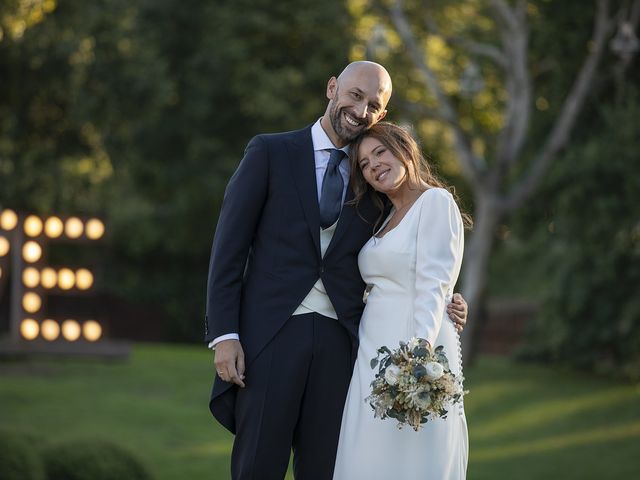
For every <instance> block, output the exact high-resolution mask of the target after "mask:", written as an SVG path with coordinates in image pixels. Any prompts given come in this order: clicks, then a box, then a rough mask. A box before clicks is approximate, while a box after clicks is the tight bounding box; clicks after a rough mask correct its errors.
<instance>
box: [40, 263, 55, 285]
mask: <svg viewBox="0 0 640 480" xmlns="http://www.w3.org/2000/svg"><path fill="white" fill-rule="evenodd" d="M56 283H58V274H57V273H56V271H55V270H54V269H53V268H49V267H47V268H43V269H42V272H40V284H41V285H42V286H43V287H44V288H53V287H55V286H56Z"/></svg>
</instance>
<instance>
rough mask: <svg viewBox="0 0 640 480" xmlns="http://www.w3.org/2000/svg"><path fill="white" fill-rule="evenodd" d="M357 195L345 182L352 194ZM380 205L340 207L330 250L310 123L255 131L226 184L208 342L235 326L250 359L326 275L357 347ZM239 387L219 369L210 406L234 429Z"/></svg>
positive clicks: (210, 299) (367, 203)
mask: <svg viewBox="0 0 640 480" xmlns="http://www.w3.org/2000/svg"><path fill="white" fill-rule="evenodd" d="M352 197H353V192H352V191H351V189H350V188H349V189H348V190H347V198H346V201H348V200H350V199H351V198H352ZM378 215H379V212H378V211H377V210H376V209H375V207H374V206H373V204H372V203H371V202H370V201H368V200H366V201H363V202H361V203H360V205H359V206H358V211H357V212H356V209H355V207H354V206H350V205H345V206H344V207H343V209H342V213H341V215H340V219H339V220H338V225H337V227H336V231H335V233H334V236H333V239H332V241H331V243H330V245H329V247H328V249H327V251H326V254H325V256H324V258H322V257H321V254H320V218H319V208H318V197H317V187H316V175H315V160H314V151H313V143H312V140H311V127H307V128H304V129H302V130H297V131H293V132H287V133H277V134H267V135H258V136H256V137H254V138H253V139H252V140H251V141H250V142H249V144H248V146H247V148H246V151H245V155H244V158H243V159H242V161H241V163H240V165H239V166H238V169H237V170H236V172H235V173H234V175H233V176H232V177H231V179H230V181H229V184H228V185H227V189H226V191H225V196H224V201H223V204H222V208H221V211H220V217H219V220H218V226H217V228H216V233H215V238H214V241H213V247H212V252H211V262H210V265H209V277H208V286H207V307H206V318H205V341H206V342H210V341H211V340H213V339H214V338H216V337H218V336H220V335H224V334H228V333H239V335H240V341H241V343H242V347H243V349H244V352H245V360H246V364H247V368H248V369H250V365H251V362H252V360H253V359H255V358H256V357H257V356H258V354H259V353H260V351H261V350H262V349H263V348H264V347H265V346H266V345H267V343H268V342H269V341H270V340H271V339H272V338H273V337H274V336H275V335H276V334H277V332H278V330H280V328H281V327H282V326H283V325H284V323H285V322H286V321H287V320H288V319H289V317H290V316H291V314H292V313H293V312H294V311H295V310H296V308H297V307H298V306H299V305H300V303H301V302H302V300H303V299H304V298H305V296H306V295H307V294H308V293H309V291H310V290H311V288H312V286H313V285H314V283H315V282H316V281H317V280H318V278H322V281H323V284H324V286H325V288H326V290H327V294H328V295H329V298H330V299H331V303H332V304H333V306H334V308H335V310H336V313H337V315H338V321H339V322H340V323H341V324H342V325H343V326H344V328H345V329H346V330H347V331H348V332H349V334H350V336H351V337H352V339H353V344H354V350H353V354H354V355H355V353H356V351H357V349H356V346H357V333H358V323H359V321H360V316H361V314H362V309H363V306H364V305H363V302H362V295H363V292H364V287H365V285H364V283H363V281H362V277H361V276H360V272H359V270H358V263H357V259H358V252H359V251H360V249H361V248H362V246H363V245H364V244H365V243H366V241H367V240H368V239H369V238H370V237H371V234H372V232H373V224H374V222H375V220H376V218H377V217H378ZM236 388H237V387H235V386H232V384H230V383H226V382H222V381H220V379H218V378H216V381H215V382H214V387H213V391H212V394H211V402H210V409H211V411H212V413H213V415H214V416H215V417H216V418H217V419H218V421H219V422H220V423H222V425H224V426H225V427H226V428H227V429H229V430H230V431H232V432H235V418H234V402H235V391H236Z"/></svg>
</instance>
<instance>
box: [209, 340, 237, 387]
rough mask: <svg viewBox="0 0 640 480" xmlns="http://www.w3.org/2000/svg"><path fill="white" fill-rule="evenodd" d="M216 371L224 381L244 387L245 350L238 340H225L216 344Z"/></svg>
mask: <svg viewBox="0 0 640 480" xmlns="http://www.w3.org/2000/svg"><path fill="white" fill-rule="evenodd" d="M214 363H215V365H216V372H218V376H219V377H220V379H221V380H222V381H224V382H230V383H235V384H236V385H238V386H239V387H240V388H244V382H243V380H244V351H243V350H242V345H240V342H239V341H238V340H223V341H222V342H220V343H217V344H216V346H215V359H214Z"/></svg>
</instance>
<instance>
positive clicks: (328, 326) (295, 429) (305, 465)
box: [231, 313, 353, 480]
mask: <svg viewBox="0 0 640 480" xmlns="http://www.w3.org/2000/svg"><path fill="white" fill-rule="evenodd" d="M352 348H353V346H352V341H351V338H350V336H349V334H348V333H347V330H346V329H345V328H343V327H342V326H341V325H340V324H339V323H338V321H337V320H335V319H332V318H328V317H324V316H322V315H320V314H317V313H308V314H303V315H295V316H292V317H291V318H289V320H288V321H287V322H286V323H285V324H284V326H283V327H282V329H281V330H280V331H279V332H278V333H277V334H276V336H275V337H274V338H273V339H272V340H271V342H269V344H268V345H267V346H266V347H265V348H264V350H263V351H262V352H261V353H260V354H259V355H258V357H257V358H256V359H254V360H253V361H252V362H251V364H250V365H248V366H247V370H246V379H245V384H246V387H245V388H242V389H238V394H237V398H236V405H235V408H236V411H235V413H236V422H237V423H236V437H235V441H234V444H233V453H232V458H231V474H232V478H234V479H236V480H249V479H252V480H272V479H273V480H282V479H283V478H284V476H285V474H286V471H287V466H288V463H289V457H290V454H291V450H292V449H293V459H294V460H293V469H294V475H295V478H296V480H331V478H332V476H333V467H334V463H335V457H336V450H337V447H338V438H339V434H340V424H341V421H342V410H343V407H344V402H345V399H346V395H347V390H348V388H349V382H350V380H351V373H352V369H353V363H352Z"/></svg>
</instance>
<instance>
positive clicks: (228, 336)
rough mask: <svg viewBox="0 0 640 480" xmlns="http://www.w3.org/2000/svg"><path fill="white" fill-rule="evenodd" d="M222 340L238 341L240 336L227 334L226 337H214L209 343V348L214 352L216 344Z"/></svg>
mask: <svg viewBox="0 0 640 480" xmlns="http://www.w3.org/2000/svg"><path fill="white" fill-rule="evenodd" d="M224 340H240V335H238V334H237V333H227V334H226V335H220V336H219V337H216V338H214V339H213V340H211V341H210V342H209V348H211V349H214V350H215V348H216V344H218V343H220V342H222V341H224Z"/></svg>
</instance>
